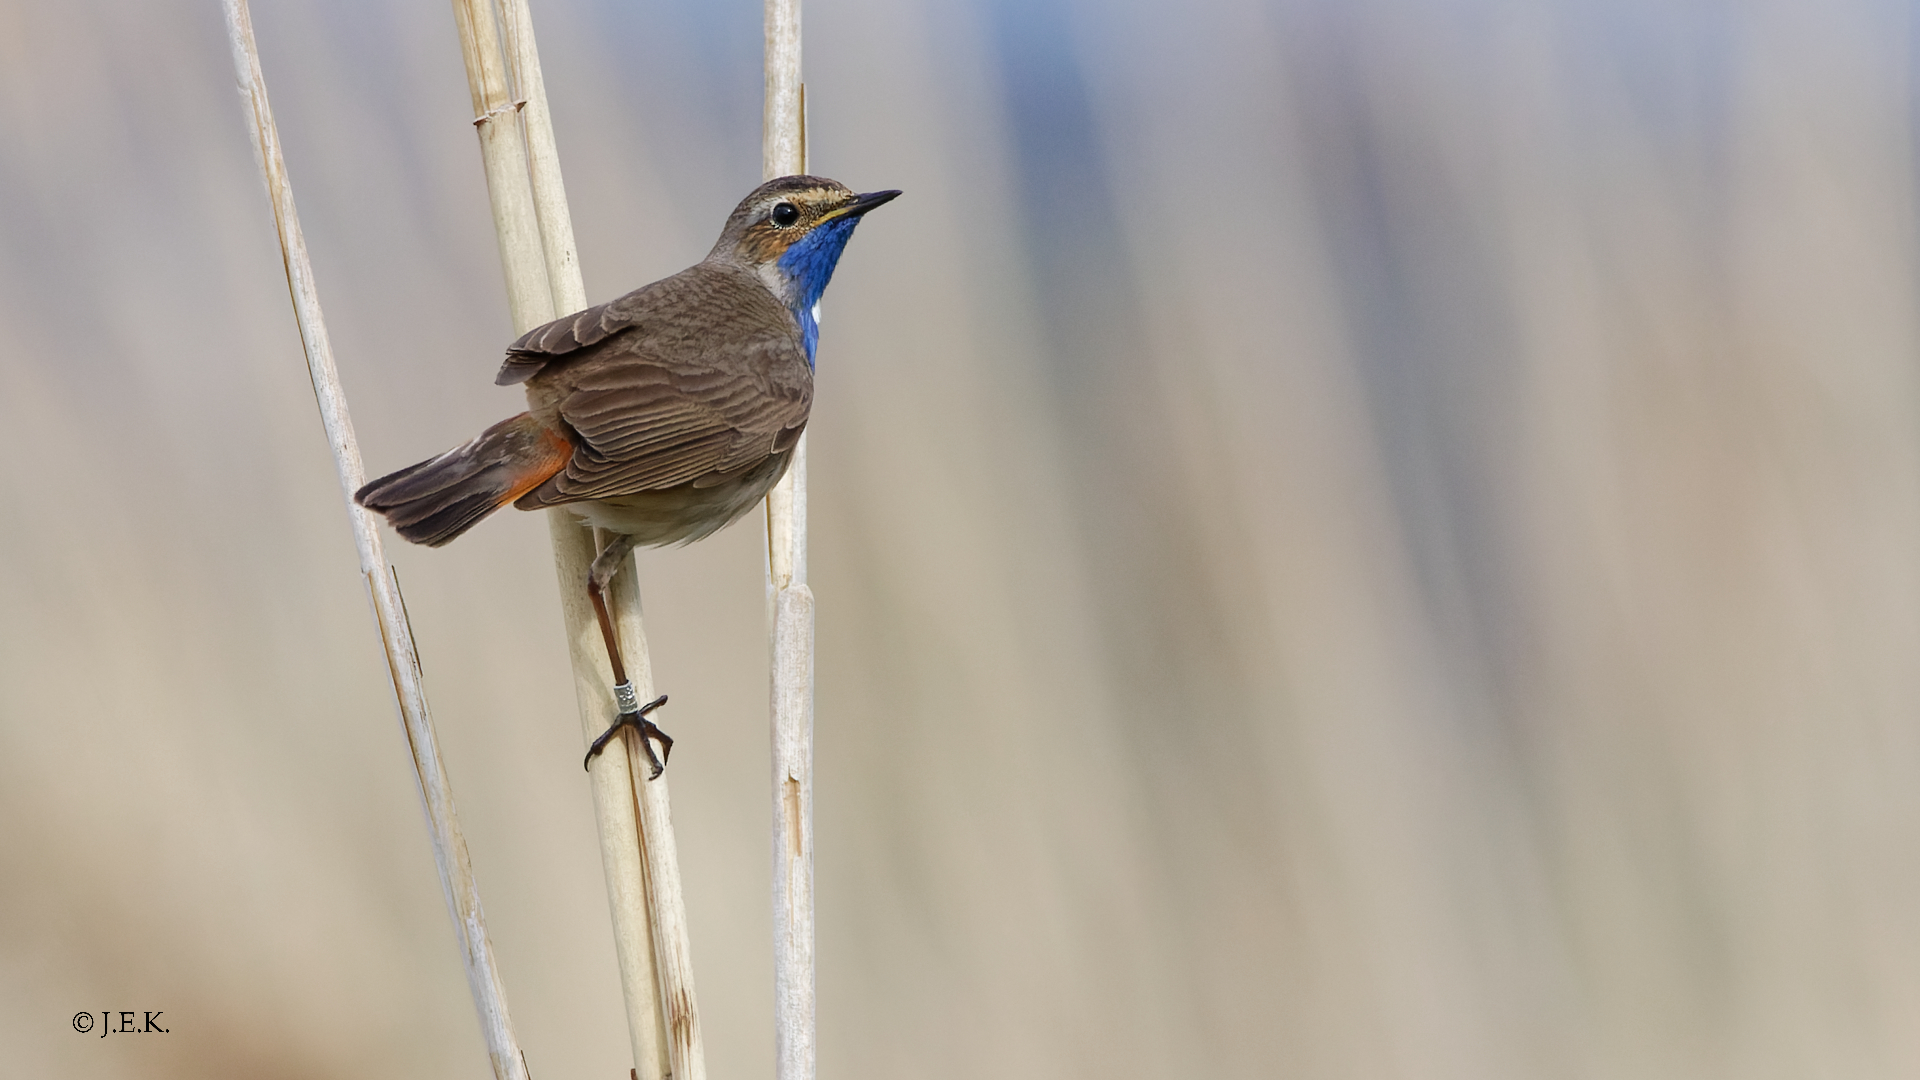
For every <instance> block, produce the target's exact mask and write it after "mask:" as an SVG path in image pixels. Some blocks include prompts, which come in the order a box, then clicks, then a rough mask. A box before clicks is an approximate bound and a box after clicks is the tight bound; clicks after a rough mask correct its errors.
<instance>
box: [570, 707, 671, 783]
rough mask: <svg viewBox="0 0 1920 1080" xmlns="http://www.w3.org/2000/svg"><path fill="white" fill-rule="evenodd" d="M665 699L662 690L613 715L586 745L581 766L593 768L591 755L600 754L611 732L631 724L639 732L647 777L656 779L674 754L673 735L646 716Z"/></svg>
mask: <svg viewBox="0 0 1920 1080" xmlns="http://www.w3.org/2000/svg"><path fill="white" fill-rule="evenodd" d="M666 703H667V695H665V694H661V695H660V696H659V697H657V698H654V699H653V700H652V701H649V702H647V703H646V704H645V705H642V706H640V707H639V708H638V709H635V710H633V711H632V712H623V713H621V714H620V715H618V716H616V717H614V720H613V725H612V726H611V727H609V728H607V730H605V731H603V732H601V733H600V737H599V738H597V739H595V740H593V745H592V746H589V747H587V757H586V760H585V761H582V762H581V763H580V767H581V768H583V769H586V768H592V767H593V759H594V758H596V757H599V756H600V751H602V750H605V749H606V748H607V743H609V742H611V741H612V740H613V737H614V735H616V734H618V733H619V731H620V729H621V728H624V727H630V728H633V729H634V730H635V731H638V732H639V733H640V746H641V747H642V748H643V749H645V750H646V753H647V765H648V767H649V768H650V769H651V770H652V771H651V772H649V773H648V774H647V779H649V780H655V779H658V778H659V776H660V774H661V773H662V772H665V771H666V768H667V759H668V758H669V757H672V756H673V736H671V735H668V734H667V733H666V732H664V731H661V730H660V728H659V725H657V724H655V723H654V722H653V721H651V720H649V719H647V714H648V713H650V712H652V711H653V710H655V709H657V708H659V707H660V706H662V705H665V704H666ZM655 740H658V741H659V743H660V753H659V755H658V756H655V754H654V752H653V744H654V741H655Z"/></svg>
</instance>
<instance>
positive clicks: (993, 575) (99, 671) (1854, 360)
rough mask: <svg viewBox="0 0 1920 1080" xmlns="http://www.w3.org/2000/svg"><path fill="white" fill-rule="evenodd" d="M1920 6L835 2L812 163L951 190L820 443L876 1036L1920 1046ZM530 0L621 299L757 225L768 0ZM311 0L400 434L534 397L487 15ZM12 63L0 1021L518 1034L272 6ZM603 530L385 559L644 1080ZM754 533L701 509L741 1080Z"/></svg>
mask: <svg viewBox="0 0 1920 1080" xmlns="http://www.w3.org/2000/svg"><path fill="white" fill-rule="evenodd" d="M1916 14H1917V12H1916V8H1915V7H1914V5H1913V4H1912V3H1910V2H1908V3H1901V2H1894V0H1887V2H1880V0H1792V2H1769V0H1750V2H1740V3H1733V2H1724V0H1701V2H1679V3H1676V2H1673V0H1533V2H1527V0H1446V2H1440V0H1268V2H1255V0H1183V2H1181V3H1177V4H1176V3H1171V2H1167V3H1159V4H1147V3H1138V2H1131V0H974V2H961V0H918V2H914V3H900V2H882V0H809V3H808V5H807V10H806V34H807V37H806V58H807V59H806V75H807V87H808V99H809V107H810V114H811V146H812V165H813V169H814V171H815V172H818V173H822V174H824V175H828V176H832V177H835V178H837V179H840V180H843V181H845V182H847V183H848V184H850V185H852V186H854V187H855V188H858V189H861V190H869V189H873V188H881V187H900V188H904V189H906V192H907V194H906V196H905V197H904V198H902V199H901V200H900V201H899V202H898V203H896V204H894V205H892V206H889V207H888V208H887V209H886V210H885V211H884V212H881V213H878V214H876V215H874V217H873V218H872V219H871V220H870V221H868V222H867V224H866V225H865V227H864V228H862V229H861V230H860V234H859V237H858V239H857V240H856V241H855V242H854V243H853V245H852V247H851V248H850V250H849V252H848V254H847V257H846V258H845V260H844V261H843V262H842V263H841V266H840V272H839V277H838V280H837V281H836V282H835V284H834V287H833V289H832V290H831V291H830V292H829V294H828V297H827V304H826V312H825V317H824V319H823V326H824V330H823V338H822V346H821V353H820V369H819V373H820V381H819V390H818V395H817V406H816V413H815V422H814V424H813V427H812V447H813V472H812V485H813V493H814V495H813V498H814V502H813V506H812V522H813V531H812V559H813V569H812V576H813V585H814V588H815V590H816V592H817V594H818V597H819V605H820V607H819V610H820V616H819V619H820V623H819V628H820V637H819V647H820V657H819V673H818V678H819V690H818V736H817V738H818V783H819V794H818V826H817V828H818V835H817V843H818V874H819V882H820V939H819V948H820V972H819V989H820V1002H821V1005H820V1017H821V1031H820V1043H819V1045H820V1068H821V1075H822V1076H824V1077H834V1078H847V1080H854V1078H894V1077H926V1078H959V1077H975V1076H982V1075H991V1076H1002V1077H1016V1078H1025V1077H1034V1078H1041V1077H1048V1078H1051V1077H1084V1078H1090V1080H1091V1078H1110V1077H1136V1078H1147V1077H1156V1078H1157V1077H1177V1078H1185V1077H1224V1078H1277V1077H1288V1078H1292V1077H1300V1078H1322V1077H1353V1078H1389V1077H1391V1078H1400V1077H1408V1078H1456V1077H1457V1078H1472V1080H1501V1078H1514V1080H1531V1078H1540V1077H1574V1078H1589V1077H1591V1078H1614V1077H1619V1078H1636V1080H1639V1078H1686V1080H1692V1078H1720V1077H1725V1078H1740V1080H1753V1078H1772V1077H1780V1078H1789V1077H1792V1078H1800V1077H1809V1076H1817V1077H1836V1078H1854V1077H1861V1078H1871V1077H1912V1076H1916V1075H1920V918H1916V916H1915V913H1916V912H1917V911H1920V378H1917V377H1916V338H1917V336H1920V334H1917V331H1920V324H1917V321H1916V296H1917V295H1920V294H1917V293H1916V286H1917V285H1920V274H1916V257H1917V256H1920V231H1917V230H1916V220H1915V194H1916V187H1915V167H1916V153H1915V151H1916V141H1915V121H1916V118H1917V117H1920V98H1917V97H1916V88H1915V82H1914V71H1915V67H1916V58H1920V27H1917V25H1916ZM534 16H535V19H536V24H537V27H538V30H539V33H540V35H541V36H540V44H541V46H542V54H543V57H544V60H545V66H546V74H547V81H548V86H549V92H550V96H551V102H552V107H553V112H554V116H555V118H556V122H557V124H558V134H559V144H560V150H561V156H562V159H563V162H564V164H565V167H566V177H567V183H568V188H569V192H570V194H571V196H572V204H573V211H574V217H575V222H576V228H577V230H578V233H579V237H580V244H581V252H582V261H583V263H584V266H585V268H586V277H587V286H588V291H589V295H590V297H591V298H592V299H593V300H594V301H596V302H598V301H601V300H605V299H609V298H611V297H613V296H615V295H618V294H620V293H622V292H625V291H626V290H628V289H630V288H633V287H635V286H637V285H639V284H642V283H644V282H646V281H650V280H652V279H654V278H657V277H660V276H663V275H665V274H667V273H670V272H672V271H674V270H677V269H679V268H680V267H682V266H685V265H687V264H688V263H691V262H693V261H695V260H696V259H698V258H699V257H700V256H702V255H703V254H704V253H705V252H706V250H707V248H708V246H709V245H710V244H711V243H712V239H713V237H714V236H715V235H716V234H717V231H718V228H719V225H720V222H721V220H722V219H723V218H724V216H725V214H726V212H727V211H728V209H730V208H731V207H732V205H733V204H734V202H735V201H737V200H738V199H739V197H740V196H741V195H743V194H744V193H745V192H746V191H747V190H748V189H750V188H751V187H752V186H753V185H754V184H755V183H757V182H758V180H759V134H760V93H761V83H760V68H759V65H760V33H761V31H760V18H761V16H760V11H759V8H758V6H757V5H756V4H753V3H750V2H739V0H732V2H728V3H707V4H695V3H667V2H663V0H635V2H619V3H615V2H610V0H539V2H538V3H537V4H536V6H535V9H534ZM254 18H255V22H256V27H257V30H258V33H259V38H260V44H261V47H262V50H263V57H264V63H265V70H266V74H267V79H268V83H269V86H270V87H271V90H272V93H273V96H274V97H273V100H274V105H275V107H276V111H277V113H278V117H279V121H280V126H281V133H282V136H283V137H284V139H285V142H286V145H287V157H288V161H289V165H290V168H291V172H292V177H293V181H294V187H295V191H296V193H297V196H298V199H299V203H300V209H301V211H302V215H303V219H304V224H305V228H306V232H307V236H308V238H309V240H310V243H311V245H312V249H313V256H314V261H315V265H316V268H317V272H318V275H319V283H320V290H321V296H322V299H323V301H324V302H325V304H326V313H327V316H328V319H329V325H330V328H331V330H332V334H333V339H334V343H335V346H336V349H337V352H338V356H339V361H340V366H341V369H342V372H343V376H344V380H345V384H346V388H347V392H348V395H349V397H350V399H351V401H352V404H353V408H354V418H355V420H356V422H357V424H358V428H359V434H360V438H361V442H362V446H363V448H364V450H365V453H366V460H367V464H368V467H369V469H370V470H371V471H373V472H375V473H378V472H382V471H386V470H389V469H392V468H396V467H398V466H400V465H403V464H407V463H410V462H413V461H415V460H417V459H419V458H422V457H424V456H427V455H428V454H431V453H435V452H438V451H439V450H442V449H444V448H446V447H448V446H450V445H453V444H454V443H456V442H458V441H461V440H464V439H465V438H467V437H468V436H470V435H471V434H472V433H474V432H475V431H477V430H479V429H480V428H481V427H482V426H484V425H485V424H488V423H491V422H492V421H494V420H496V419H499V418H501V417H503V416H505V415H507V414H509V413H511V412H514V411H517V410H518V409H519V408H520V407H521V404H520V402H521V398H520V394H519V392H518V391H517V390H512V389H500V388H496V387H495V386H493V385H492V380H493V373H494V370H495V368H496V365H497V363H498V361H499V358H500V355H501V350H502V348H503V346H504V344H505V343H506V342H507V341H508V340H509V339H510V338H511V337H512V336H513V335H512V332H511V329H510V327H509V325H508V322H507V314H506V307H505V303H504V290H503V287H502V284H501V274H500V269H499V262H498V258H497V256H496V252H495V247H494V240H493V233H492V227H491V221H490V217H489V214H488V210H487V203H486V194H485V189H484V184H483V180H482V175H481V171H480V167H479V157H478V153H477V148H476V146H475V139H474V137H473V135H472V133H471V128H470V126H469V120H470V119H471V116H470V107H469V102H468V97H467V90H466V85H465V80H464V76H463V74H462V69H461V60H460V53H459V48H458V45H457V41H456V37H455V33H454V26H453V20H452V17H451V13H450V11H449V10H448V9H447V6H446V4H445V3H395V2H391V0H345V2H342V0H333V2H322V0H260V2H259V3H257V4H256V6H255V9H254ZM0 92H4V96H5V100H6V103H7V107H6V108H5V109H4V111H0V341H3V342H4V346H0V429H3V430H4V432H5V440H4V445H5V446H6V448H7V457H6V461H5V467H4V468H0V552H4V556H5V557H4V558H0V822H4V825H3V826H0V1042H3V1043H4V1044H5V1045H6V1046H7V1047H8V1052H7V1057H8V1059H9V1061H10V1062H11V1064H9V1065H8V1066H7V1070H8V1072H9V1073H11V1074H13V1075H18V1076H33V1077H88V1078H91V1077H159V1078H168V1077H183V1078H184V1077H205V1076H247V1077H286V1078H305V1077H321V1076H349V1075H350V1076H357V1077H472V1076H482V1075H486V1069H487V1066H486V1063H485V1057H484V1053H483V1049H482V1045H481V1041H480V1038H479V1035H478V1030H477V1025H476V1023H475V1019H474V1016H473V1010H472V1005H471V1003H470V1000H469V998H468V995H467V990H466V986H465V984H464V979H463V977H462V974H461V968H460V965H459V962H458V957H457V954H456V948H455V941H454V936H453V933H452V931H451V929H450V927H449V926H448V924H447V917H446V911H445V908H444V905H443V903H442V900H441V897H440V892H439V885H438V881H437V879H436V877H435V872H434V868H433V863H432V860H431V857H430V854H429V851H428V847H427V842H426V833H425V829H424V827H423V825H422V821H421V814H420V810H419V805H418V796H417V795H416V792H415V786H414V781H413V779H412V775H411V772H410V769H409V767H408V764H407V755H406V753H405V750H404V743H403V740H402V737H401V733H400V731H399V727H398V725H397V723H396V722H395V717H394V709H393V706H392V701H391V692H390V689H389V687H388V683H387V678H386V673H385V668H384V665H383V661H382V659H381V657H380V654H379V651H378V648H377V643H376V639H375V636H374V634H373V631H372V626H371V620H370V618H369V614H368V606H367V602H366V600H365V598H364V595H363V592H362V589H361V584H360V581H359V579H358V576H357V573H356V571H355V563H354V554H353V548H352V544H351V542H350V538H349V534H348V531H347V527H346V524H345V520H344V517H343V515H342V513H341V493H340V491H339V488H338V485H337V482H336V480H335V478H334V473H333V466H332V463H331V460H330V458H329V456H328V454H327V451H326V447H325V444H324V441H323V439H322V437H321V433H320V427H319V422H318V419H317V416H316V414H315V410H314V407H313V401H312V394H311V391H310V389H309V387H308V385H307V379H306V374H305V370H304V367H303V364H302V361H301V355H300V351H299V342H298V338H297V335H296V333H295V329H294V324H293V319H292V316H291V312H290V309H289V306H288V303H287V294H286V287H285V283H284V279H283V278H282V276H281V267H280V261H279V254H278V249H277V247H276V245H275V241H274V238H273V231H272V224H271V219H270V216H269V213H268V210H267V204H266V199H265V196H264V193H263V191H262V189H261V185H260V182H259V179H258V176H257V173H256V171H255V166H254V163H253V158H252V154H251V150H250V148H249V146H248V142H247V136H246V130H245V127H244V122H243V119H242V113H241V107H240V103H239V101H238V100H237V97H236V94H235V92H234V88H233V74H232V67H231V63H230V60H229V58H228V53H227V45H226V40H225V35H224V30H223V28H222V24H221V18H220V11H219V5H218V4H216V3H214V2H213V0H152V2H148V3H143V4H125V3H119V2H115V0H71V2H67V3H53V2H51V0H0ZM546 537H547V530H546V525H545V522H544V521H542V520H541V519H540V518H539V517H538V516H535V515H527V514H516V513H508V514H503V515H501V516H500V517H499V518H497V519H495V520H492V521H490V522H489V523H488V524H486V525H485V526H484V527H482V528H480V529H478V530H476V531H475V532H473V533H472V534H470V535H469V536H468V537H466V538H464V539H462V540H461V541H460V542H459V543H458V544H455V545H453V546H451V547H449V548H446V549H443V550H439V551H426V550H423V549H417V548H409V547H407V546H405V545H402V544H398V543H394V545H393V547H391V548H390V549H389V550H390V552H391V553H392V555H393V558H394V559H395V561H396V563H397V565H398V567H399V572H400V575H401V580H402V582H403V584H404V585H405V587H406V589H407V597H408V602H409V607H410V610H411V615H412V621H413V626H414V628H415V631H416V633H417V636H418V638H419V643H420V647H421V650H422V653H423V657H424V662H425V670H426V677H427V685H428V690H429V693H430V696H431V698H432V701H433V704H434V708H435V715H436V719H437V721H438V725H439V730H440V734H441V738H442V741H443V746H444V751H445V754H446V757H447V759H448V762H449V767H450V770H451V774H452V778H453V781H454V784H455V789H456V792H457V794H458V796H459V799H460V808H461V810H462V813H463V818H464V822H465V825H466V828H467V831H468V837H469V840H470V842H471V846H472V853H473V861H474V866H475V869H476V872H477V874H478V878H479V882H480V887H481V892H482V894H483V896H484V897H485V901H486V904H487V910H488V913H489V915H490V917H491V928H492V937H493V941H494V943H495V945H496V947H497V949H498V951H499V955H500V958H501V964H502V967H503V970H504V975H505V980H506V986H507V991H508V995H509V1001H510V1002H511V1004H512V1006H513V1009H514V1020H515V1022H516V1024H517V1026H518V1029H519V1032H520V1034H521V1037H522V1039H523V1041H524V1045H525V1047H526V1050H527V1054H528V1057H529V1061H530V1063H531V1066H532V1069H533V1073H534V1075H536V1076H539V1077H542V1078H544V1080H555V1078H568V1077H602V1078H606V1080H613V1078H616V1077H623V1076H625V1075H626V1070H627V1068H628V1065H629V1064H630V1062H629V1061H628V1060H627V1057H626V1053H627V1050H626V1048H627V1037H626V1034H625V1030H624V1026H623V1025H624V1021H623V1019H622V1011H621V1005H620V994H619V987H618V981H617V977H616V973H615V969H614V964H613V958H612V952H611V949H610V935H609V930H608V919H607V912H606V900H605V893H604V888H603V885H602V880H601V874H600V866H599V859H598V853H597V847H596V841H595V839H594V833H593V824H592V811H591V806H590V804H589V801H588V791H587V782H586V779H585V777H584V774H583V773H582V772H581V771H580V766H579V755H580V750H581V746H580V736H579V731H578V725H577V721H576V718H575V714H574V706H573V700H572V689H571V685H570V681H569V675H568V672H567V664H566V659H565V655H564V651H563V648H562V640H561V634H560V629H559V617H558V605H557V602H556V598H555V597H556V584H555V581H554V578H553V571H552V566H551V562H550V561H549V557H548V554H547V550H548V546H547V539H546ZM761 550H762V540H761V538H760V536H759V533H758V530H757V529H756V528H755V527H754V526H753V525H752V524H751V523H747V524H743V525H740V526H737V527H735V528H734V529H732V530H729V531H728V532H726V533H724V534H722V535H721V536H719V537H716V538H715V539H713V540H711V541H709V542H706V543H703V544H701V545H698V546H696V547H693V548H690V549H684V550H677V551H666V552H646V553H642V555H641V561H640V568H641V577H642V583H643V589H644V594H645V597H646V604H647V615H648V619H649V629H650V633H651V638H652V643H653V657H654V670H655V673H656V676H657V679H658V682H659V685H660V687H661V689H663V690H665V691H667V692H669V693H671V695H672V697H673V704H672V706H671V707H669V708H668V709H667V710H666V711H665V712H664V713H663V714H662V718H663V723H664V726H665V727H666V728H667V729H668V730H669V731H671V732H672V733H673V734H674V735H675V736H676V737H678V739H679V740H680V741H679V743H678V744H677V752H676V753H675V756H674V759H673V770H674V771H673V778H674V788H673V792H674V795H675V814H676V818H677V822H678V826H679V839H680V849H681V853H682V857H683V869H684V872H685V875H686V888H687V896H688V902H689V905H690V907H691V912H692V929H693V947H694V959H695V964H696V967H697V970H698V978H699V991H700V994H701V1005H702V1009H703V1020H704V1023H705V1032H706V1045H707V1051H708V1060H709V1067H710V1069H711V1072H712V1075H714V1076H715V1077H717V1078H727V1077H747V1076H764V1075H767V1074H768V1073H769V1072H770V1070H771V1059H772V1036H771V1018H772V990H771V946H770V930H769V926H768V916H767V903H768V900H767V894H768V873H769V855H768V851H767V846H768V840H767V833H768V821H769V815H770V809H769V795H768V792H767V776H766V773H767V769H768V765H767V757H766V754H767V751H766V738H767V736H766V720H765V715H766V697H767V683H766V645H765V638H764V628H763V608H762V602H763V600H762V584H761V570H760V566H761V562H760V560H761V557H762V556H761ZM122 1009H125V1010H163V1011H164V1013H165V1020H164V1023H166V1025H167V1026H168V1027H169V1028H170V1033H168V1034H165V1035H159V1034H149V1035H113V1036H109V1037H107V1038H104V1039H102V1038H99V1037H98V1035H97V1032H96V1033H94V1034H88V1035H81V1034H78V1033H76V1032H75V1031H74V1030H73V1029H72V1027H71V1026H70V1019H71V1017H72V1014H73V1013H75V1012H76V1011H81V1010H91V1011H94V1012H96V1013H98V1012H100V1011H103V1010H113V1011H117V1010H122Z"/></svg>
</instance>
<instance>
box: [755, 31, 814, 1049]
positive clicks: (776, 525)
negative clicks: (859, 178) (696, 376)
mask: <svg viewBox="0 0 1920 1080" xmlns="http://www.w3.org/2000/svg"><path fill="white" fill-rule="evenodd" d="M806 100H807V99H806V87H805V86H804V84H802V83H801V81H800V0H767V4H766V106H765V113H764V117H763V126H762V132H761V137H762V144H761V171H762V173H763V174H764V178H765V179H768V180H771V179H773V178H774V177H776V176H787V175H790V174H794V173H804V172H806V171H807V125H806ZM767 614H768V616H769V622H770V624H771V626H770V632H769V638H770V651H771V653H772V656H771V660H772V680H771V681H772V686H771V693H770V696H771V698H772V701H771V710H770V711H771V713H772V716H771V727H772V743H773V836H772V848H773V1000H774V1076H775V1077H776V1078H777V1080H813V1075H814V1063H815V1049H814V1030H815V1029H814V1023H815V1020H814V1016H815V1011H814V915H813V592H812V590H810V589H809V588H808V587H807V438H806V436H805V435H802V436H801V437H800V442H799V445H798V446H796V447H795V448H794V454H793V464H792V466H791V467H789V468H788V470H787V475H786V476H785V477H784V478H783V479H782V480H781V481H780V483H779V484H778V485H777V486H776V487H775V488H774V489H773V490H772V491H771V492H769V493H768V494H767Z"/></svg>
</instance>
